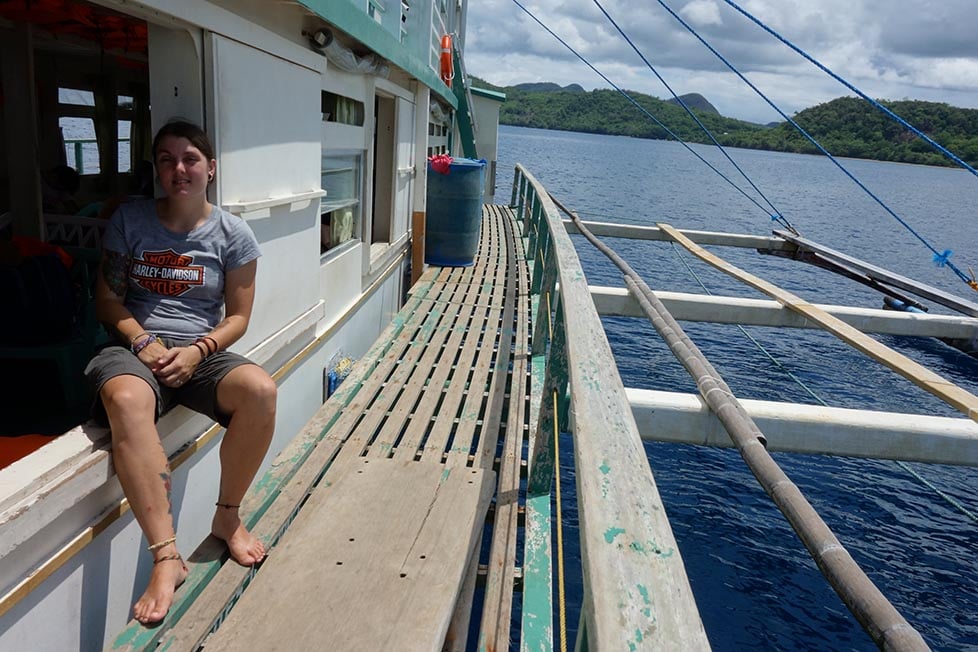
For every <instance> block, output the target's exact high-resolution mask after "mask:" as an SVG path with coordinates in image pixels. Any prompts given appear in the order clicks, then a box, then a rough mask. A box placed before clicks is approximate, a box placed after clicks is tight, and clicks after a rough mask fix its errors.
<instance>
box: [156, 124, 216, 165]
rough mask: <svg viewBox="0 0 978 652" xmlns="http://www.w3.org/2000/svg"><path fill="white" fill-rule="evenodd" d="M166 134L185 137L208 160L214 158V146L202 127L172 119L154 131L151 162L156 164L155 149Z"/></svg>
mask: <svg viewBox="0 0 978 652" xmlns="http://www.w3.org/2000/svg"><path fill="white" fill-rule="evenodd" d="M166 136H176V137H177V138H186V139H187V140H189V141H190V144H191V145H193V146H194V147H196V148H197V149H199V150H200V153H201V154H203V155H204V156H205V157H206V158H207V160H208V161H210V160H211V159H214V158H216V157H215V156H214V146H213V145H211V140H210V138H208V137H207V134H206V133H205V132H204V130H203V129H201V128H200V127H198V126H197V125H195V124H193V123H192V122H186V121H184V120H174V121H173V122H167V123H166V124H165V125H163V126H162V127H160V130H159V131H157V132H156V137H155V138H153V164H154V165H155V164H156V150H157V149H158V148H159V146H160V141H161V140H163V138H165V137H166Z"/></svg>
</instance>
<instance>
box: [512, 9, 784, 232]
mask: <svg viewBox="0 0 978 652" xmlns="http://www.w3.org/2000/svg"><path fill="white" fill-rule="evenodd" d="M513 3H514V4H515V5H516V6H517V7H519V8H520V9H522V10H523V11H524V12H525V13H526V15H527V16H529V17H530V18H532V19H533V20H534V21H535V22H536V23H537V25H539V26H540V27H542V28H543V29H545V30H547V32H548V33H549V34H550V35H551V36H553V37H554V38H555V39H557V41H559V42H560V44H561V45H563V46H564V47H565V48H567V49H568V50H570V51H571V53H572V54H573V55H574V56H575V57H577V58H578V59H580V60H581V61H582V62H583V63H584V65H586V66H587V67H588V68H590V69H591V70H593V71H594V72H595V73H596V74H597V75H598V76H599V77H601V79H603V80H604V81H605V82H607V83H608V84H610V85H611V87H612V88H614V89H615V90H616V91H618V92H619V93H620V94H621V95H622V97H624V98H625V99H626V100H628V101H629V102H631V103H632V104H633V105H634V106H635V108H637V109H638V110H639V111H641V112H642V113H644V114H645V115H646V116H647V117H649V118H650V119H652V121H653V122H655V123H656V124H657V125H659V126H660V127H662V128H663V129H664V130H665V132H666V133H667V134H669V136H671V137H672V138H673V140H675V141H676V142H678V143H679V144H680V145H682V146H683V147H685V148H686V149H687V150H689V152H690V153H691V154H692V155H693V156H695V157H696V158H698V159H699V160H700V161H702V162H703V163H704V164H705V165H706V166H707V167H709V168H710V169H711V170H713V171H714V172H716V173H717V174H718V175H720V178H722V179H723V180H724V181H726V182H727V183H729V184H730V185H731V186H733V187H734V189H735V190H737V192H739V193H740V194H742V195H743V196H744V197H746V198H747V200H748V201H750V202H751V203H752V204H754V205H755V206H757V207H758V208H759V209H761V210H762V211H764V213H765V214H769V211H768V209H766V208H764V207H763V206H761V205H760V204H759V203H758V202H757V200H756V199H754V198H753V197H751V196H750V195H748V194H747V193H746V192H744V190H743V189H742V188H741V187H740V186H738V185H737V184H736V183H734V182H733V181H731V180H730V178H728V177H727V175H725V174H724V173H723V172H721V171H720V170H718V169H717V168H716V166H714V165H713V164H712V163H710V162H709V161H707V160H706V159H705V158H703V157H702V156H700V155H699V154H698V153H697V152H696V151H695V150H694V149H693V148H692V147H690V146H689V145H688V144H687V143H686V142H685V141H684V140H683V139H682V138H680V137H679V136H678V135H676V134H675V133H673V131H672V130H671V129H669V127H667V126H665V125H664V124H662V122H661V121H660V120H659V119H658V118H656V117H655V116H654V115H652V114H651V113H649V112H648V110H646V108H645V107H644V106H642V105H641V104H639V103H638V102H637V101H635V98H633V97H632V96H631V95H629V94H628V93H626V92H625V91H623V90H622V89H621V88H620V87H619V86H618V85H617V84H615V83H614V82H613V81H611V80H610V79H608V77H607V76H605V74H604V73H603V72H601V71H600V70H598V69H597V68H595V67H594V66H593V65H591V62H590V61H588V60H587V59H585V58H584V57H583V56H581V55H580V54H578V52H577V50H575V49H574V48H572V47H571V46H570V45H569V44H568V43H567V42H566V41H564V39H562V38H560V37H559V36H557V34H555V33H554V31H553V30H552V29H550V28H549V27H547V26H546V25H544V24H543V23H542V22H541V21H540V19H539V18H537V17H536V16H534V15H533V13H532V12H531V11H530V10H529V9H527V8H526V7H524V6H523V5H522V4H520V2H519V0H513ZM772 219H775V218H773V217H772ZM789 228H790V227H789ZM792 230H793V229H792Z"/></svg>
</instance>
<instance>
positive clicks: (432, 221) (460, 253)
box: [424, 158, 486, 267]
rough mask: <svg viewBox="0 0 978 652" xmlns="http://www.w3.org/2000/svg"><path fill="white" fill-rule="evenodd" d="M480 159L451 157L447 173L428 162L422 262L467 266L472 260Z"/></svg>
mask: <svg viewBox="0 0 978 652" xmlns="http://www.w3.org/2000/svg"><path fill="white" fill-rule="evenodd" d="M485 170H486V162H485V161H484V160H481V159H480V160H478V161H476V160H474V159H470V158H457V159H454V160H453V161H452V162H451V164H450V165H449V170H448V174H441V173H440V172H436V171H435V170H433V169H432V167H431V163H430V162H429V163H428V188H427V193H428V196H427V199H428V202H427V203H428V207H427V215H426V217H425V235H424V262H426V263H428V264H429V265H440V266H442V267H468V266H469V265H471V264H472V263H473V262H475V254H476V252H477V251H478V249H479V232H480V231H481V229H482V196H483V192H484V190H485Z"/></svg>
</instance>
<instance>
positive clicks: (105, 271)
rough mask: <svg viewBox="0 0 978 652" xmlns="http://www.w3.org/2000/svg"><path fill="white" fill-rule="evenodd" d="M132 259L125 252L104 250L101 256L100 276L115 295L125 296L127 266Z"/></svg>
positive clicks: (127, 275) (127, 277) (127, 274)
mask: <svg viewBox="0 0 978 652" xmlns="http://www.w3.org/2000/svg"><path fill="white" fill-rule="evenodd" d="M131 263H132V259H131V258H130V257H129V256H127V255H126V254H120V253H117V252H115V251H106V252H105V255H104V256H103V258H102V278H103V279H105V284H106V285H107V286H108V288H109V290H111V292H112V294H114V295H116V296H117V297H120V298H122V297H125V296H126V289H127V288H128V285H129V266H130V264H131Z"/></svg>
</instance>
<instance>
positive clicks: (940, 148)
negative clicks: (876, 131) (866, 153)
mask: <svg viewBox="0 0 978 652" xmlns="http://www.w3.org/2000/svg"><path fill="white" fill-rule="evenodd" d="M723 1H724V2H726V3H727V4H728V5H730V6H731V7H733V8H734V9H736V10H737V11H739V12H740V13H742V14H743V15H744V16H746V17H747V18H748V19H750V20H751V21H753V22H754V23H756V24H757V25H758V26H759V27H760V28H761V29H763V30H764V31H765V32H767V33H768V34H770V35H771V36H773V37H774V38H776V39H778V40H779V41H781V42H782V43H784V44H785V45H787V46H788V47H789V48H791V49H792V50H794V51H795V52H797V53H798V54H800V55H801V56H803V57H804V58H806V59H808V60H809V61H810V62H811V63H812V64H813V65H814V66H815V67H816V68H818V69H819V70H821V71H822V72H824V73H825V74H827V75H828V76H829V77H831V78H833V79H834V80H836V81H837V82H839V83H840V84H842V85H843V86H845V87H846V88H848V89H849V90H851V91H852V92H853V93H855V94H856V95H858V96H859V97H861V98H863V99H864V100H866V101H867V102H869V103H870V104H872V105H873V106H874V107H876V108H877V109H879V110H880V111H882V112H883V113H884V114H885V115H887V116H889V117H890V118H892V119H894V120H896V121H897V122H899V123H900V124H901V125H903V127H904V128H905V129H907V130H908V131H911V132H913V133H914V134H915V135H916V136H919V137H920V138H922V139H923V140H925V141H926V142H927V143H928V144H929V145H930V146H931V147H933V148H934V149H936V150H937V151H939V152H940V153H941V154H943V155H944V156H945V157H947V158H948V159H950V160H952V161H954V162H955V163H957V164H958V165H960V166H961V167H963V168H964V169H966V170H968V171H969V172H971V173H972V174H973V175H975V176H978V170H975V169H974V168H973V167H971V166H970V165H968V164H967V163H966V162H964V161H962V160H961V159H960V158H958V156H957V155H956V154H955V153H954V152H952V151H949V150H948V149H946V148H944V146H942V145H941V144H940V143H938V142H935V141H934V140H932V139H931V138H930V136H928V135H927V134H925V133H924V132H922V131H920V130H919V129H917V128H916V127H914V126H913V125H912V124H910V123H909V122H907V121H906V120H904V119H903V118H901V117H900V116H899V115H897V114H896V113H894V112H893V111H891V110H890V109H888V108H886V107H885V106H883V105H882V104H881V103H879V102H877V101H876V100H874V99H873V98H871V97H869V96H868V95H866V94H865V93H863V92H862V91H861V90H859V89H858V88H856V87H855V86H853V85H852V84H850V83H849V82H847V81H846V80H845V79H843V78H842V77H840V76H839V75H837V74H835V73H834V72H832V71H831V70H829V69H828V68H827V67H825V66H824V65H822V64H821V63H820V62H819V61H818V60H816V59H814V58H813V57H811V56H809V54H808V53H807V52H805V51H804V50H802V49H801V48H799V47H797V46H796V45H795V44H794V43H792V42H791V41H789V40H788V39H786V38H784V37H783V36H781V35H780V34H778V33H777V32H775V31H774V30H773V29H771V28H770V27H768V26H767V25H765V24H764V23H762V22H761V21H760V19H758V18H756V17H754V16H752V15H751V14H750V12H748V11H746V10H745V9H743V8H741V7H740V6H739V5H737V3H736V2H734V1H733V0H723Z"/></svg>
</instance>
